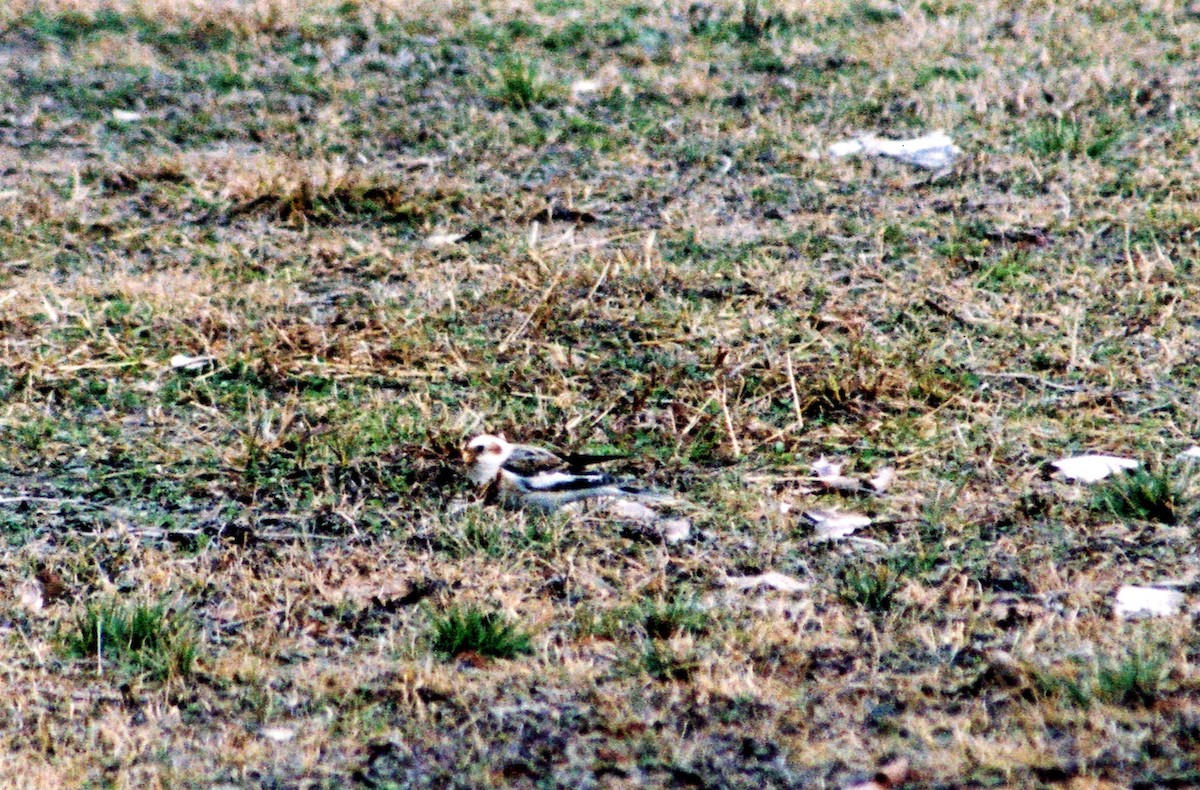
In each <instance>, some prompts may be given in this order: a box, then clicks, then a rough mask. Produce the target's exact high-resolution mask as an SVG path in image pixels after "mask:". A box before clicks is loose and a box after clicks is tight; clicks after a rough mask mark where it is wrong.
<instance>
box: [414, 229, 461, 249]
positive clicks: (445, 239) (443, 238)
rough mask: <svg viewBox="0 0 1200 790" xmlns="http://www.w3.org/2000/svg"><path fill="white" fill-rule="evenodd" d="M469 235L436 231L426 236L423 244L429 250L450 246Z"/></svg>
mask: <svg viewBox="0 0 1200 790" xmlns="http://www.w3.org/2000/svg"><path fill="white" fill-rule="evenodd" d="M466 237H467V234H465V233H434V234H433V235H431V236H426V237H425V241H424V242H423V245H424V247H425V249H427V250H436V249H438V248H440V247H449V246H450V245H451V244H457V243H458V242H460V241H462V240H463V239H465V238H466Z"/></svg>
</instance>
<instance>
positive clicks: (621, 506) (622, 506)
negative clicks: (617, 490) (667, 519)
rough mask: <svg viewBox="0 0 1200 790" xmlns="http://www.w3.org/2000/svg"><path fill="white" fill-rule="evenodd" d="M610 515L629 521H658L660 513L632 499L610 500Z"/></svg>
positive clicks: (608, 508) (608, 509)
mask: <svg viewBox="0 0 1200 790" xmlns="http://www.w3.org/2000/svg"><path fill="white" fill-rule="evenodd" d="M607 511H608V515H610V516H612V517H614V518H623V519H626V520H628V521H657V520H658V511H657V510H655V509H654V508H652V507H647V506H646V505H643V504H642V503H641V502H634V501H633V500H632V499H610V500H608V507H607Z"/></svg>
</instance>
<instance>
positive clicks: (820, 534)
mask: <svg viewBox="0 0 1200 790" xmlns="http://www.w3.org/2000/svg"><path fill="white" fill-rule="evenodd" d="M804 518H806V519H808V521H809V523H811V524H812V525H813V526H814V527H816V530H817V534H816V538H817V540H840V539H841V538H844V537H847V536H849V535H852V534H853V533H854V532H855V530H859V529H862V528H863V527H869V526H870V525H871V519H869V518H867V517H866V516H863V515H859V514H858V513H838V512H837V511H834V510H806V511H804Z"/></svg>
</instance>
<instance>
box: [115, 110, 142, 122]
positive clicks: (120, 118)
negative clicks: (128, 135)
mask: <svg viewBox="0 0 1200 790" xmlns="http://www.w3.org/2000/svg"><path fill="white" fill-rule="evenodd" d="M112 118H113V120H114V121H116V122H117V123H137V122H138V121H140V120H142V114H141V113H140V112H130V111H129V110H113V111H112Z"/></svg>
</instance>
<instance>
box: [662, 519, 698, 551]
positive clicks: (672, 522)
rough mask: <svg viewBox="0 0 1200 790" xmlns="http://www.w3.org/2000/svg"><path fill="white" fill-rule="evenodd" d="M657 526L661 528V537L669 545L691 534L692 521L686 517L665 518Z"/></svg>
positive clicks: (685, 538)
mask: <svg viewBox="0 0 1200 790" xmlns="http://www.w3.org/2000/svg"><path fill="white" fill-rule="evenodd" d="M658 526H659V528H661V529H662V534H663V539H664V540H665V541H666V542H667V543H669V544H671V545H674V544H676V543H682V542H683V541H685V540H687V539H688V537H689V536H690V535H691V534H692V522H691V521H688V520H687V519H686V518H665V519H662V520H661V521H659V522H658Z"/></svg>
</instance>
